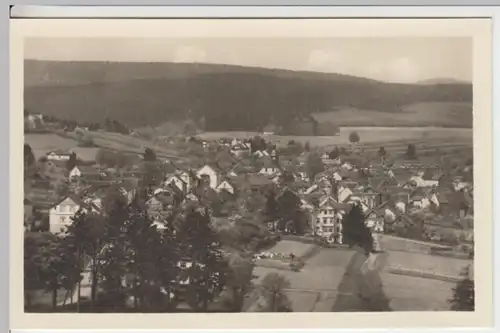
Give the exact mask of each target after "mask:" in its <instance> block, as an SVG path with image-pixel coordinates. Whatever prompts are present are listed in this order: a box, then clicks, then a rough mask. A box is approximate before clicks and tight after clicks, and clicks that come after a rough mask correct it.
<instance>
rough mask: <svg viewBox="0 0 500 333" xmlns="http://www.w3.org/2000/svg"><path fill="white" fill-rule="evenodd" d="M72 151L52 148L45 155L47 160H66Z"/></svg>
mask: <svg viewBox="0 0 500 333" xmlns="http://www.w3.org/2000/svg"><path fill="white" fill-rule="evenodd" d="M71 155H72V153H71V152H68V151H63V150H53V151H51V152H48V153H47V155H46V157H47V160H49V161H68V160H69V159H70V158H71Z"/></svg>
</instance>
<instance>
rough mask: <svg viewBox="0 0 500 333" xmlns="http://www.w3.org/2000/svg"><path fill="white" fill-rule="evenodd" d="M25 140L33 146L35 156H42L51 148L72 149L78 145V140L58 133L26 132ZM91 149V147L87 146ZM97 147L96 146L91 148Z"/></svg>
mask: <svg viewBox="0 0 500 333" xmlns="http://www.w3.org/2000/svg"><path fill="white" fill-rule="evenodd" d="M24 142H25V143H27V144H29V145H30V146H31V149H32V150H33V154H35V158H37V159H38V158H40V157H42V156H44V155H45V154H47V153H48V152H50V151H51V150H57V149H61V150H72V149H75V148H76V147H77V145H78V141H76V140H74V139H71V138H64V137H61V136H59V135H57V134H52V133H50V134H31V133H30V134H25V135H24ZM87 149H89V148H87ZM90 149H95V148H90Z"/></svg>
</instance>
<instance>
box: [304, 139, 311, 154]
mask: <svg viewBox="0 0 500 333" xmlns="http://www.w3.org/2000/svg"><path fill="white" fill-rule="evenodd" d="M304 150H305V151H306V152H310V151H311V144H310V143H309V141H307V142H306V143H305V145H304Z"/></svg>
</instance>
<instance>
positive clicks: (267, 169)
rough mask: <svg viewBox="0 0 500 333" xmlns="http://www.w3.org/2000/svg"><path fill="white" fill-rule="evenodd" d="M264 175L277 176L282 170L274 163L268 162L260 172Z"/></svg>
mask: <svg viewBox="0 0 500 333" xmlns="http://www.w3.org/2000/svg"><path fill="white" fill-rule="evenodd" d="M259 173H260V174H262V175H268V176H272V175H277V174H280V168H278V166H277V165H276V164H275V163H274V162H273V161H266V162H265V163H264V165H263V166H262V169H260V171H259Z"/></svg>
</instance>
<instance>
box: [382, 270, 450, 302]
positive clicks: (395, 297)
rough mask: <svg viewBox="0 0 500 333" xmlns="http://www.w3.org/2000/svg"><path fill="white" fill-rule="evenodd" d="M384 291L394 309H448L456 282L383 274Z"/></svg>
mask: <svg viewBox="0 0 500 333" xmlns="http://www.w3.org/2000/svg"><path fill="white" fill-rule="evenodd" d="M381 278H382V282H383V288H384V292H385V294H386V296H387V298H388V299H389V300H390V307H391V309H392V311H448V310H449V309H450V305H449V304H448V299H450V298H451V296H452V288H453V287H454V286H455V284H454V283H449V282H444V281H438V280H432V279H423V278H418V277H410V276H404V275H396V274H387V273H382V274H381Z"/></svg>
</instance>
